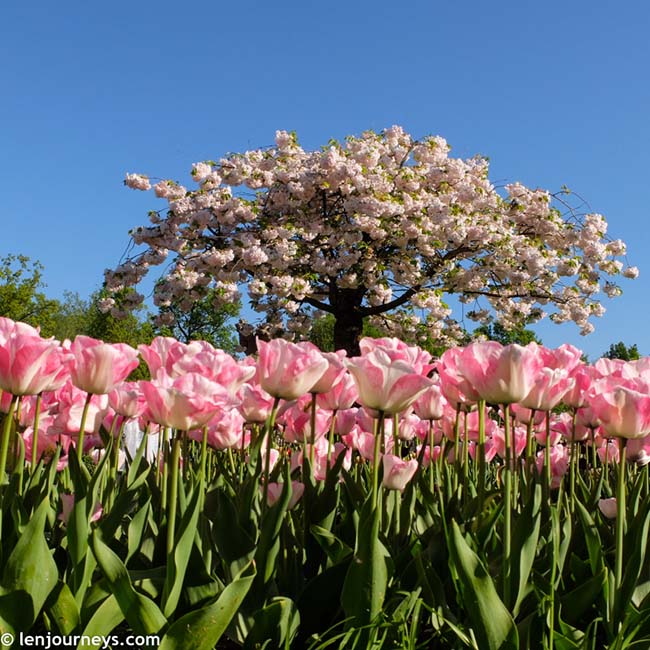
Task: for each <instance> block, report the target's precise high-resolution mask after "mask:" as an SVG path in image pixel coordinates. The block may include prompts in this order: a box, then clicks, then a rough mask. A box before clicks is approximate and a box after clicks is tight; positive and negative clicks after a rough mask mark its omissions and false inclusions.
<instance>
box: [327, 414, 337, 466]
mask: <svg viewBox="0 0 650 650" xmlns="http://www.w3.org/2000/svg"><path fill="white" fill-rule="evenodd" d="M336 413H337V410H336V409H334V411H332V421H331V422H330V431H329V436H328V438H327V465H326V475H327V474H329V473H330V465H331V464H332V449H334V432H335V431H336Z"/></svg>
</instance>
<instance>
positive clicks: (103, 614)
mask: <svg viewBox="0 0 650 650" xmlns="http://www.w3.org/2000/svg"><path fill="white" fill-rule="evenodd" d="M123 620H124V613H123V612H122V609H121V607H120V605H119V603H118V602H117V598H115V596H113V595H111V596H109V597H108V598H106V599H105V600H104V601H103V602H102V604H101V605H100V606H99V607H98V608H97V609H96V610H95V612H94V613H93V615H92V617H91V619H90V620H89V621H88V624H87V625H86V627H85V628H84V631H83V638H84V639H89V638H90V639H92V638H93V637H100V638H101V637H103V636H106V635H108V634H110V633H111V632H112V631H113V630H114V629H115V628H116V627H117V626H118V625H119V624H120V623H121V622H122V621H123ZM82 647H88V646H82V645H80V646H79V648H80V649H81V648H82ZM90 647H94V648H100V647H102V644H101V643H100V644H98V645H94V646H92V645H91V646H90Z"/></svg>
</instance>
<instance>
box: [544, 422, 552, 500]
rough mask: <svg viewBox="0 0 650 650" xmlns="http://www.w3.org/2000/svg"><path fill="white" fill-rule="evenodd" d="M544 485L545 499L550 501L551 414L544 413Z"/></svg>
mask: <svg viewBox="0 0 650 650" xmlns="http://www.w3.org/2000/svg"><path fill="white" fill-rule="evenodd" d="M544 484H545V489H546V499H547V500H548V501H549V503H550V499H551V412H550V411H546V446H545V447H544Z"/></svg>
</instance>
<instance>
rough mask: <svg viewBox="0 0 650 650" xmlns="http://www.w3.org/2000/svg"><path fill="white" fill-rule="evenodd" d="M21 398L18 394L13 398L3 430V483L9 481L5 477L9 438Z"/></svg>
mask: <svg viewBox="0 0 650 650" xmlns="http://www.w3.org/2000/svg"><path fill="white" fill-rule="evenodd" d="M19 399H20V397H19V396H18V395H15V396H14V397H13V399H12V400H11V405H10V406H9V412H8V413H7V415H6V416H5V424H4V428H3V431H2V444H1V446H0V482H1V483H3V484H4V483H8V481H7V480H6V478H5V469H6V467H7V455H8V454H9V438H10V437H11V429H12V425H13V421H14V414H15V413H16V407H17V406H18V400H19Z"/></svg>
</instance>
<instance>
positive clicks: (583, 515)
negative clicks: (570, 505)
mask: <svg viewBox="0 0 650 650" xmlns="http://www.w3.org/2000/svg"><path fill="white" fill-rule="evenodd" d="M575 504H576V507H577V510H578V516H579V518H580V524H581V526H582V532H583V535H584V539H585V543H586V544H587V552H588V554H589V563H590V565H591V572H592V573H593V574H594V575H596V573H598V570H599V568H601V567H602V564H603V543H602V541H601V539H600V535H599V534H598V527H597V526H596V522H595V521H594V520H593V517H592V516H591V515H590V514H589V511H588V510H587V508H585V507H584V505H583V504H582V502H581V501H580V499H576V500H575Z"/></svg>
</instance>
